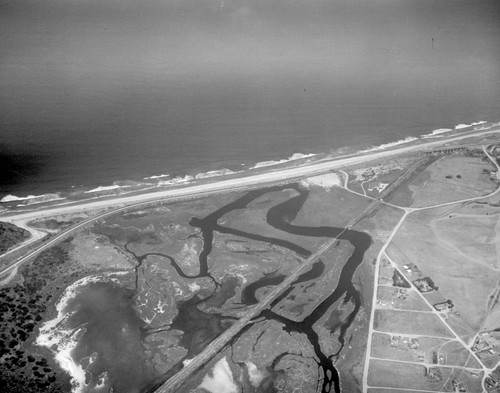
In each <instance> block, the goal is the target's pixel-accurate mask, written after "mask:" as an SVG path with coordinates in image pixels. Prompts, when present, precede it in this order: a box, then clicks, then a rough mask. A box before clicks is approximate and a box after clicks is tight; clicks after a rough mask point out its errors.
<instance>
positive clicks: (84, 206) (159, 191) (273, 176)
mask: <svg viewBox="0 0 500 393" xmlns="http://www.w3.org/2000/svg"><path fill="white" fill-rule="evenodd" d="M498 132H500V123H493V124H492V125H491V126H490V127H488V128H486V129H485V128H480V129H474V130H468V131H462V132H460V133H458V134H457V133H455V134H453V135H449V134H448V135H447V136H446V137H439V138H435V139H433V138H426V139H419V140H418V141H411V142H414V143H411V144H410V143H401V142H400V141H399V142H393V144H392V145H391V146H389V147H383V148H374V149H370V150H368V151H364V152H358V153H354V154H348V155H343V156H337V157H333V158H331V157H328V158H323V159H318V160H316V161H312V162H306V163H304V164H302V165H295V166H293V165H292V166H287V165H284V166H282V165H276V166H274V165H273V166H266V167H262V168H257V169H255V170H253V172H250V171H242V172H237V173H231V174H227V173H226V174H225V175H223V176H220V177H219V176H212V177H208V178H199V179H195V178H193V179H188V180H187V181H186V182H176V183H174V184H171V185H170V187H165V188H162V187H161V186H160V187H158V186H152V187H148V188H146V189H141V190H135V191H132V192H130V193H126V194H121V195H120V194H118V195H116V194H113V195H103V196H101V197H93V198H88V199H83V200H74V201H71V200H67V201H66V202H65V203H58V204H55V205H45V206H42V204H40V205H39V206H37V205H32V206H30V205H27V206H23V208H30V207H31V209H19V208H15V209H12V210H7V209H5V210H3V211H0V221H7V222H11V223H13V224H15V222H16V221H19V220H22V221H26V220H28V221H29V220H35V219H40V218H43V217H49V216H52V215H56V214H72V213H77V212H83V211H87V212H88V211H89V210H98V209H110V208H113V207H114V208H119V207H121V208H124V207H131V206H139V205H143V204H148V203H154V202H156V201H159V200H162V199H183V198H194V197H199V196H205V195H209V194H213V193H218V192H223V191H228V190H232V191H236V190H244V189H247V188H249V187H255V186H259V185H262V184H273V183H279V182H282V181H292V180H294V179H299V178H302V177H308V176H315V175H319V174H322V173H326V172H328V171H331V170H334V169H339V168H343V167H346V166H353V165H358V164H361V163H365V162H369V161H373V160H377V159H386V158H388V157H391V156H394V155H398V154H405V153H412V152H415V151H418V150H423V149H429V148H432V147H434V146H439V145H443V144H445V143H448V142H454V141H458V140H461V139H466V138H471V137H477V136H482V135H488V134H493V133H498ZM445 135H446V134H445ZM417 142H418V143H417ZM289 163H290V162H287V164H289ZM59 202H60V200H59Z"/></svg>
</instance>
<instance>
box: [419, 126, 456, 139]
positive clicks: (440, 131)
mask: <svg viewBox="0 0 500 393" xmlns="http://www.w3.org/2000/svg"><path fill="white" fill-rule="evenodd" d="M452 131H453V130H452V129H451V128H438V129H437V130H434V131H432V132H431V133H430V134H424V135H422V138H424V139H425V138H435V137H438V136H441V134H445V133H447V132H452Z"/></svg>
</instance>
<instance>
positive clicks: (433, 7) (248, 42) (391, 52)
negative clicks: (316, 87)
mask: <svg viewBox="0 0 500 393" xmlns="http://www.w3.org/2000/svg"><path fill="white" fill-rule="evenodd" d="M499 4H500V2H499V1H497V0H493V1H481V0H473V1H472V0H471V1H461V0H451V1H447V0H438V1H430V0H413V1H412V0H397V1H395V0H364V1H360V0H346V1H342V0H341V1H335V0H300V1H297V0H261V1H243V0H242V1H230V0H226V1H215V0H179V1H177V0H0V36H1V39H0V108H1V110H0V112H2V114H0V124H1V125H3V126H4V128H7V129H8V128H9V127H5V125H6V124H7V125H8V124H12V123H13V122H14V123H15V122H16V121H17V120H16V119H19V118H21V117H22V118H25V117H26V116H28V117H29V116H34V117H35V116H39V115H40V114H47V112H50V111H54V110H56V108H55V107H54V105H53V103H52V100H53V99H54V97H55V96H58V97H59V99H60V100H63V102H66V103H72V105H87V107H86V110H88V111H89V112H92V111H93V110H97V109H98V107H99V105H100V100H101V99H103V98H106V97H109V99H112V98H113V97H116V96H120V97H122V98H121V99H123V97H126V95H127V94H133V93H130V92H131V91H133V89H134V86H139V85H141V86H145V85H151V86H159V85H163V86H165V88H168V89H171V91H175V89H181V90H182V89H184V87H185V86H194V87H196V88H197V89H203V87H204V86H206V85H214V84H217V83H219V84H221V83H228V85H229V86H231V82H235V85H236V84H237V83H239V85H238V86H241V84H243V85H244V84H245V83H246V81H248V80H251V79H252V78H254V79H255V80H256V79H258V78H259V77H262V78H263V79H262V80H263V81H265V82H263V83H266V84H268V83H279V82H278V81H279V80H280V78H296V79H298V80H300V78H304V79H307V78H308V77H310V76H311V75H316V76H318V78H317V79H318V80H320V79H322V80H323V81H325V83H329V84H332V86H336V87H339V88H344V89H346V91H350V90H353V89H354V90H355V89H359V88H360V86H363V89H364V91H366V93H365V92H364V93H363V94H370V92H372V91H376V90H377V86H379V85H384V86H385V88H386V90H387V87H389V88H390V87H391V86H392V85H394V91H393V94H395V95H396V94H398V86H399V85H401V83H404V85H405V86H406V87H405V89H406V91H409V90H408V87H410V88H413V87H414V89H415V94H419V91H423V90H427V91H429V90H435V91H438V92H442V94H443V95H446V94H447V93H446V92H447V91H448V89H451V88H453V89H455V90H456V87H457V86H460V88H463V89H466V90H467V91H468V92H469V95H470V94H477V96H478V97H479V96H480V97H481V98H482V99H483V100H484V99H488V98H490V97H491V98H492V99H493V98H496V99H498V96H499V90H500V71H499V70H500V42H499V41H500V40H499V38H500V5H499ZM129 89H130V90H129ZM193 94H195V92H193ZM228 94H230V93H228ZM61 97H62V98H61ZM131 99H132V98H131Z"/></svg>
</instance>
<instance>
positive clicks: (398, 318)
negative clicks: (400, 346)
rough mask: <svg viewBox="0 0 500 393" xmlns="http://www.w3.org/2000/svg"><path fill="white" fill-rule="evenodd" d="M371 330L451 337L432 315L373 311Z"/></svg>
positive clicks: (439, 321) (446, 329)
mask: <svg viewBox="0 0 500 393" xmlns="http://www.w3.org/2000/svg"><path fill="white" fill-rule="evenodd" d="M408 321H411V324H409V323H408ZM373 328H374V329H375V330H378V331H381V332H387V333H397V334H411V335H421V336H436V337H452V333H451V332H450V331H449V329H448V328H447V327H446V326H445V325H444V324H443V323H442V322H441V320H440V319H439V318H438V317H437V316H436V315H435V314H433V313H423V312H410V311H396V310H375V320H374V321H373Z"/></svg>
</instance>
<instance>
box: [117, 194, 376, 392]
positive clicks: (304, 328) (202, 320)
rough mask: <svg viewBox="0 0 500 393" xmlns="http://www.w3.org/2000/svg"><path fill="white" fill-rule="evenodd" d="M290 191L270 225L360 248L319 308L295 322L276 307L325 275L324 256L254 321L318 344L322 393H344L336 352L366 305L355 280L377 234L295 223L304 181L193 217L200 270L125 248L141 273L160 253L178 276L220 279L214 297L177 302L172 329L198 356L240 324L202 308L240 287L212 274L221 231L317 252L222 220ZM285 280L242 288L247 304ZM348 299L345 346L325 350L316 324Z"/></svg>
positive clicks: (304, 253) (274, 276)
mask: <svg viewBox="0 0 500 393" xmlns="http://www.w3.org/2000/svg"><path fill="white" fill-rule="evenodd" d="M285 190H294V191H295V192H296V195H295V196H292V197H290V198H289V199H287V200H286V201H285V202H282V203H279V204H277V205H275V206H274V207H272V208H270V209H269V210H268V212H267V217H266V219H267V223H268V224H269V225H270V226H272V227H274V228H275V229H278V230H280V231H282V232H284V233H287V234H293V235H301V236H308V237H318V238H338V239H343V240H347V241H349V242H350V243H351V244H352V245H353V246H354V251H353V253H352V255H351V256H350V257H349V258H348V259H347V261H346V262H345V264H344V266H343V268H342V270H341V273H340V277H339V280H338V284H337V286H336V287H334V288H331V289H330V294H329V295H328V296H327V297H326V298H325V299H324V300H323V301H322V302H321V303H320V304H319V305H317V306H316V307H315V308H314V310H313V311H312V312H311V313H310V314H309V315H308V316H307V317H305V318H304V319H303V320H302V321H293V320H290V319H288V318H286V317H284V316H282V315H279V314H277V313H275V312H273V311H272V309H273V307H274V306H275V305H277V304H278V303H279V302H280V301H281V300H283V299H284V298H286V297H287V296H288V295H289V294H290V292H291V291H292V290H293V286H294V285H296V284H299V283H301V282H308V281H311V280H314V279H317V278H319V277H321V276H322V274H323V273H324V270H325V263H324V262H323V261H322V260H318V261H316V262H315V263H314V264H313V265H312V266H311V269H310V270H309V271H308V272H306V273H304V274H302V275H301V276H299V277H298V279H297V280H296V281H295V282H294V283H293V284H292V286H291V287H290V288H288V289H287V290H286V291H285V292H284V293H283V294H282V295H281V296H279V297H278V298H277V299H275V301H274V302H273V303H272V304H271V307H270V308H269V309H266V310H264V311H262V312H261V313H260V315H258V316H257V317H256V318H254V321H256V320H258V321H262V320H274V321H277V322H279V323H282V324H283V325H284V329H285V331H287V332H298V333H302V334H305V335H306V337H307V339H308V341H309V342H310V344H311V346H312V348H313V349H314V353H315V361H316V363H317V365H318V381H317V390H318V391H321V392H322V393H330V392H332V391H335V392H336V393H340V384H339V375H338V372H337V370H336V369H335V367H334V362H335V360H336V356H337V355H338V354H339V352H340V351H341V349H342V347H343V345H344V340H345V337H344V336H345V332H346V330H347V329H348V327H349V326H350V325H351V323H352V321H353V320H354V318H355V316H356V314H357V312H358V311H359V308H360V307H361V297H360V294H359V293H358V292H357V290H356V289H355V287H354V285H353V283H352V278H353V274H354V272H355V270H356V268H357V267H358V266H359V264H360V263H361V262H362V261H363V257H364V254H365V251H366V250H367V249H368V247H369V246H370V243H371V237H370V236H369V235H368V234H366V233H363V232H358V231H353V230H351V229H345V228H336V227H327V226H320V227H306V226H298V225H294V224H293V222H294V220H295V218H296V217H297V214H298V213H299V212H300V210H301V209H302V207H303V205H304V203H305V201H306V200H307V198H308V196H309V190H307V189H304V188H302V187H301V186H300V185H298V184H288V185H282V186H276V187H271V188H266V189H262V190H255V191H251V192H249V193H247V194H246V195H244V196H242V197H240V198H238V199H236V200H235V201H233V202H231V203H229V204H227V205H225V206H224V207H222V208H220V209H218V210H217V211H215V212H213V213H211V214H209V215H208V216H206V217H205V218H196V217H194V218H192V219H191V221H190V225H191V226H192V227H195V228H199V230H200V233H201V234H200V235H198V236H201V238H202V240H203V248H202V251H201V252H200V254H199V272H198V273H197V274H193V275H188V274H185V273H184V272H183V270H182V267H181V266H180V265H179V264H178V263H177V262H176V260H175V259H174V258H173V257H171V256H169V255H166V254H160V253H147V254H144V255H140V256H139V255H136V254H134V253H133V252H132V251H131V250H130V249H129V247H128V244H127V245H126V246H125V248H126V249H127V250H128V251H129V252H130V253H131V254H132V255H133V256H134V257H135V258H136V260H137V267H136V272H137V271H138V269H140V267H141V265H142V263H143V262H144V261H145V260H146V258H147V257H148V256H151V255H155V256H158V257H163V258H165V259H166V260H168V262H169V263H170V264H171V265H172V267H173V268H174V269H175V271H176V272H177V274H179V276H180V277H182V278H184V279H195V278H200V277H208V278H210V279H211V280H212V281H213V282H214V284H215V286H216V289H217V290H216V291H214V292H213V294H212V295H211V296H209V297H208V298H202V297H200V296H199V295H196V296H194V297H193V298H191V299H189V300H187V301H183V302H179V303H178V304H177V307H178V314H177V316H176V317H175V318H174V320H173V321H172V324H171V325H170V327H169V329H173V330H180V331H183V332H184V334H183V336H182V338H181V341H180V343H179V344H180V345H181V346H183V347H184V348H186V349H187V351H188V353H187V355H186V357H185V359H190V358H193V357H194V356H196V355H197V354H199V353H200V352H201V351H203V349H204V348H205V347H206V346H207V345H208V344H210V342H211V341H212V340H213V339H214V338H216V337H217V336H219V335H220V334H221V333H222V332H224V331H225V330H226V329H227V328H228V326H230V325H231V324H232V323H233V322H234V318H232V317H228V316H224V315H219V314H213V313H208V312H207V313H205V312H203V311H201V309H200V307H199V306H200V305H202V304H203V305H205V306H216V307H220V306H222V304H224V303H225V301H226V300H228V299H230V298H231V297H233V296H234V293H235V287H236V285H237V280H236V279H235V280H224V281H222V282H217V281H216V280H215V279H214V277H212V275H211V272H210V269H209V266H208V256H209V255H210V253H211V252H212V248H213V240H214V233H215V232H219V233H224V234H230V235H233V236H238V237H241V238H244V239H250V240H256V241H262V242H266V243H270V244H273V245H276V246H280V247H283V248H286V249H288V250H291V251H293V252H295V253H296V254H298V255H300V256H301V257H303V258H307V257H309V256H310V255H311V254H312V251H311V250H307V249H305V248H303V247H301V246H299V245H297V244H294V243H292V242H290V241H287V240H284V239H278V238H273V237H267V236H263V235H260V234H256V233H249V232H244V231H241V230H237V229H233V228H228V227H226V226H223V225H220V224H219V223H218V222H219V219H221V218H222V217H223V216H224V215H226V214H228V213H230V212H232V211H234V210H237V209H246V208H247V207H248V205H249V204H250V203H251V202H253V201H255V200H257V199H258V198H260V197H262V196H264V195H266V194H268V193H272V192H280V191H285ZM215 263H216V262H215ZM327 263H328V261H327ZM136 276H137V275H136ZM284 279H285V276H284V275H283V274H281V273H277V272H272V273H269V274H267V275H264V277H262V278H261V279H259V280H257V281H255V282H252V283H250V284H248V285H247V286H246V287H245V288H243V290H242V296H241V302H242V304H243V305H244V306H252V305H254V304H256V303H258V300H257V296H256V292H257V291H258V290H259V289H260V288H263V287H266V286H274V285H278V284H280V283H281V282H282V281H283V280H284ZM136 285H137V282H136ZM325 290H328V289H325ZM342 297H345V298H344V299H345V300H350V301H351V302H352V303H353V304H354V307H353V310H352V311H351V312H350V314H349V315H348V316H347V318H345V320H343V321H341V322H340V324H338V326H336V327H335V328H336V329H337V333H338V340H339V342H340V344H341V348H340V349H339V351H338V352H337V353H335V354H325V353H324V352H323V351H322V349H321V346H320V343H319V341H320V340H319V336H318V334H317V332H316V331H315V330H314V328H313V326H314V325H315V324H316V323H317V322H318V321H319V320H320V319H321V318H322V317H323V316H325V314H326V313H327V311H328V310H329V308H330V307H331V306H332V305H333V304H334V303H335V302H336V301H337V300H339V299H341V298H342ZM250 326H251V325H247V326H246V327H245V328H244V329H243V330H242V331H240V333H239V334H238V335H237V336H236V337H234V338H233V339H232V340H231V342H230V343H229V344H228V345H232V344H233V343H234V342H236V340H237V339H238V338H239V337H241V335H243V334H244V333H245V332H246V331H247V330H248V329H249V328H250ZM144 331H145V333H146V334H148V333H147V328H145V329H144ZM287 354H288V353H287V352H286V351H285V350H284V352H283V353H281V354H280V355H279V356H277V357H276V359H274V361H273V366H272V367H273V370H274V367H275V366H277V365H278V363H279V361H280V359H282V358H283V357H284V356H286V355H287ZM181 368H182V362H179V363H178V364H177V365H176V366H174V367H173V368H172V369H171V370H169V372H167V373H166V374H165V375H163V377H160V378H155V379H154V382H152V384H147V385H148V386H147V387H145V388H144V389H143V390H144V391H147V392H150V391H154V389H155V387H156V386H158V385H159V384H161V383H162V382H164V381H165V380H167V379H169V378H170V377H171V376H172V375H174V374H175V373H176V372H177V371H178V370H180V369H181Z"/></svg>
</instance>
